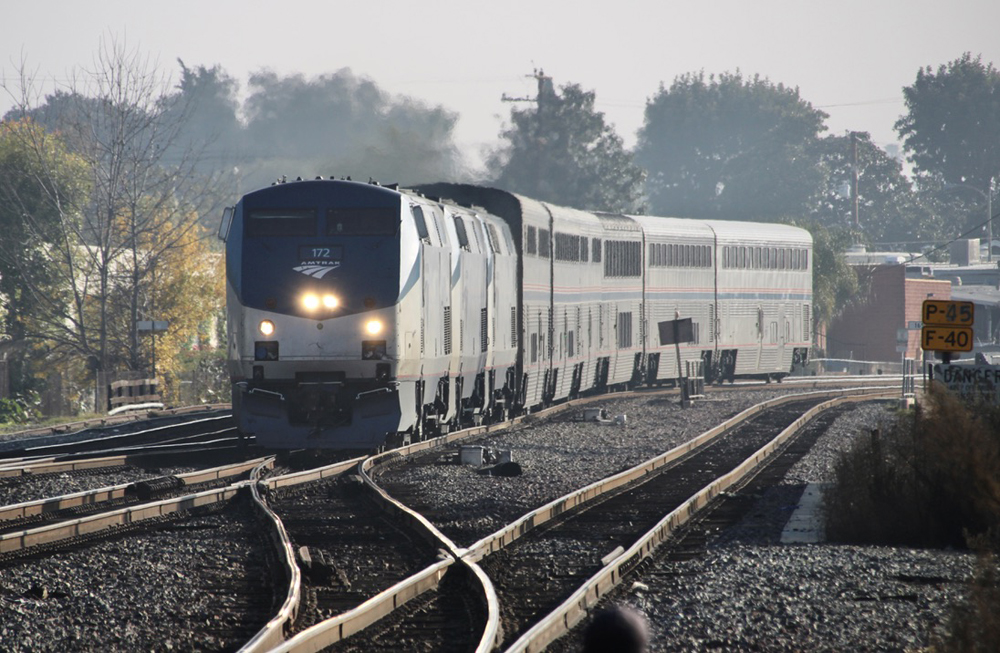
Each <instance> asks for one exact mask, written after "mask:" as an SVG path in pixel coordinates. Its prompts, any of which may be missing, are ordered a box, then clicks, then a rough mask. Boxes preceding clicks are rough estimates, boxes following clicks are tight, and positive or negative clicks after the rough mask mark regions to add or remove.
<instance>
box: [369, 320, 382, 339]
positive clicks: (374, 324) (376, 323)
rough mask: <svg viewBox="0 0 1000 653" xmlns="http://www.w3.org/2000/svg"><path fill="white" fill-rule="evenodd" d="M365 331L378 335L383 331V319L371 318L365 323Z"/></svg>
mask: <svg viewBox="0 0 1000 653" xmlns="http://www.w3.org/2000/svg"><path fill="white" fill-rule="evenodd" d="M365 331H367V332H368V335H372V336H376V335H378V334H379V333H381V332H382V320H369V321H368V322H367V324H365Z"/></svg>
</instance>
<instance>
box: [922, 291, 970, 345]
mask: <svg viewBox="0 0 1000 653" xmlns="http://www.w3.org/2000/svg"><path fill="white" fill-rule="evenodd" d="M921 315H922V316H923V322H924V326H923V328H922V329H921V330H920V346H921V347H923V349H924V350H925V351H943V352H956V351H972V324H973V322H974V321H975V315H976V307H975V304H973V303H972V302H953V301H946V300H941V299H925V300H924V304H923V307H922V310H921Z"/></svg>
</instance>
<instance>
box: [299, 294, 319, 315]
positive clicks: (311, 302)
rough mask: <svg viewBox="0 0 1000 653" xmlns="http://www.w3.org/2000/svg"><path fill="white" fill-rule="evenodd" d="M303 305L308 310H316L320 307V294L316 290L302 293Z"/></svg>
mask: <svg viewBox="0 0 1000 653" xmlns="http://www.w3.org/2000/svg"><path fill="white" fill-rule="evenodd" d="M302 305H303V306H304V307H305V309H306V310H307V311H315V310H316V309H317V308H319V295H317V294H316V293H314V292H308V293H306V294H305V295H302Z"/></svg>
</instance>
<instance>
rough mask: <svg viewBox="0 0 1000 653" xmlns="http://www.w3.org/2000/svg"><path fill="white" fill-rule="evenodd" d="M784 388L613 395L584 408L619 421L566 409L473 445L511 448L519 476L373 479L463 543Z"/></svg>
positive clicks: (415, 473)
mask: <svg viewBox="0 0 1000 653" xmlns="http://www.w3.org/2000/svg"><path fill="white" fill-rule="evenodd" d="M797 391H798V392H801V391H802V390H801V389H799V390H797ZM787 392H796V390H794V389H784V390H779V389H767V390H750V391H742V392H738V393H736V392H716V393H714V394H710V395H708V397H707V398H706V399H702V400H698V401H696V402H695V403H694V405H693V406H691V407H689V408H686V409H683V408H681V407H680V405H679V403H678V399H677V396H676V395H667V394H662V393H660V394H649V395H639V396H633V397H621V396H614V395H612V396H609V397H607V398H606V399H604V400H601V401H599V402H597V403H593V404H590V406H596V407H603V408H606V409H607V410H608V413H609V414H610V415H612V416H617V415H622V414H624V415H625V416H626V421H625V426H616V425H602V424H595V423H581V422H578V421H572V418H574V417H576V416H578V415H580V414H582V409H570V410H569V411H565V412H563V413H560V414H556V415H552V416H549V417H545V418H539V419H537V420H531V421H526V422H525V423H523V424H522V425H520V426H518V427H516V428H514V429H511V430H509V431H503V432H499V433H496V434H491V435H490V436H489V437H487V438H484V439H482V440H480V441H477V442H476V443H475V444H482V445H485V446H487V447H491V448H495V449H501V450H511V451H512V452H513V457H514V461H515V462H517V463H519V464H520V465H521V467H522V470H523V473H522V475H521V476H517V477H513V478H503V477H492V476H486V475H482V474H478V473H477V472H476V470H475V469H474V468H472V467H469V466H463V465H453V464H441V465H434V464H427V465H421V466H417V467H406V468H401V469H396V470H390V471H388V472H386V473H384V474H383V475H381V476H380V477H379V480H378V482H379V484H380V485H381V486H382V487H384V488H385V489H386V490H387V491H388V492H389V493H390V494H392V495H398V496H406V497H407V500H408V501H409V505H410V507H411V508H414V509H415V510H418V511H420V512H421V513H425V514H428V515H429V516H431V518H432V521H433V522H434V523H435V525H436V526H437V527H438V528H440V529H441V530H442V532H444V533H445V534H446V535H448V536H449V537H451V538H452V539H453V540H454V541H455V542H456V544H459V545H461V546H467V545H469V544H472V543H473V542H475V541H476V540H478V539H479V538H482V537H485V536H486V535H489V534H490V533H493V532H495V531H496V530H498V529H499V528H502V527H503V526H505V525H506V524H508V523H510V522H511V521H513V520H514V519H516V518H518V517H520V516H521V515H523V514H525V513H527V512H530V511H531V510H534V509H535V508H538V507H540V506H543V505H545V504H546V503H548V502H549V501H552V500H553V499H557V498H559V497H561V496H563V495H565V494H567V493H569V492H572V491H573V490H575V489H577V488H579V487H582V486H584V485H586V484H588V483H592V482H594V481H597V480H600V479H602V478H605V477H607V476H610V475H612V474H614V473H616V472H620V471H622V470H625V469H628V468H630V467H633V466H635V465H637V464H639V463H641V462H643V461H645V460H648V459H649V458H652V457H653V456H655V455H657V454H660V453H663V452H665V451H669V450H670V449H672V448H674V447H676V446H677V445H679V444H681V443H683V442H686V441H687V440H690V439H691V438H693V437H695V436H697V435H699V434H701V433H703V432H705V431H707V430H708V429H710V428H712V427H713V426H715V425H717V424H718V423H719V422H722V421H724V420H725V419H727V418H729V417H732V416H733V415H736V414H737V413H739V412H740V411H742V410H745V409H747V408H749V407H750V406H753V405H755V404H758V403H760V402H761V401H764V400H766V399H770V398H773V397H776V396H778V395H780V394H786V393H787ZM466 444H471V443H466ZM437 455H440V454H437ZM410 497H413V498H412V499H410Z"/></svg>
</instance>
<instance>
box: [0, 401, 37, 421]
mask: <svg viewBox="0 0 1000 653" xmlns="http://www.w3.org/2000/svg"><path fill="white" fill-rule="evenodd" d="M29 421H31V413H30V412H28V411H27V410H26V409H25V407H24V404H23V402H22V401H21V400H19V399H0V424H25V423H26V422H29Z"/></svg>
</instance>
